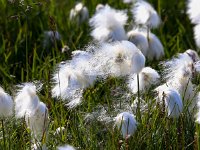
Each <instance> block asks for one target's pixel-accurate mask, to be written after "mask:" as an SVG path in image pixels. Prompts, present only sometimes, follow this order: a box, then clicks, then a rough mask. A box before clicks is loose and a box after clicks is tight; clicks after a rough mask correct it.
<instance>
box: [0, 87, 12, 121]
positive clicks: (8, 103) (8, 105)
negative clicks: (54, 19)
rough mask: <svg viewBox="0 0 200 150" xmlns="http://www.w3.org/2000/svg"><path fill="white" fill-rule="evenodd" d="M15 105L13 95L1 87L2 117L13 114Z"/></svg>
mask: <svg viewBox="0 0 200 150" xmlns="http://www.w3.org/2000/svg"><path fill="white" fill-rule="evenodd" d="M13 105H14V104H13V100H12V97H11V96H10V95H9V94H7V93H6V92H5V91H4V90H3V88H1V87H0V118H1V117H9V116H11V115H12V114H13Z"/></svg>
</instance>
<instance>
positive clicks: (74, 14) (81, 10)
mask: <svg viewBox="0 0 200 150" xmlns="http://www.w3.org/2000/svg"><path fill="white" fill-rule="evenodd" d="M69 18H70V20H73V21H76V22H77V23H79V24H80V23H82V22H84V21H86V20H87V19H89V12H88V9H87V7H85V6H84V5H83V3H77V4H76V5H75V7H74V8H72V9H71V10H70V16H69Z"/></svg>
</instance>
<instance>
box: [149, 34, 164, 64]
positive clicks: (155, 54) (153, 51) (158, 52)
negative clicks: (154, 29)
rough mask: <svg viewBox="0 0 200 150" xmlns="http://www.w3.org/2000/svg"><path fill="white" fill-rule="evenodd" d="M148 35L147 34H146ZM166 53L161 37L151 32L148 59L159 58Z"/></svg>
mask: <svg viewBox="0 0 200 150" xmlns="http://www.w3.org/2000/svg"><path fill="white" fill-rule="evenodd" d="M145 35H146V36H147V34H145ZM164 55H165V53H164V48H163V45H162V43H161V41H160V40H159V38H158V37H157V36H156V35H155V34H153V33H151V32H150V33H149V48H148V50H147V59H148V60H153V59H156V60H159V59H161V58H162V57H163V56H164Z"/></svg>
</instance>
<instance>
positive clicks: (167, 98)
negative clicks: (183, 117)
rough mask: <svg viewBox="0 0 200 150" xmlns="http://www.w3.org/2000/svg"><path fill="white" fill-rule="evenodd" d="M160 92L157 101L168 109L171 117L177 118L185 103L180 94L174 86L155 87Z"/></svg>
mask: <svg viewBox="0 0 200 150" xmlns="http://www.w3.org/2000/svg"><path fill="white" fill-rule="evenodd" d="M155 90H156V91H157V92H158V97H157V102H158V103H160V105H161V106H163V102H164V107H165V109H166V110H167V115H168V117H170V118H177V117H179V116H180V114H181V113H182V111H183V103H182V99H181V96H180V94H179V93H178V91H176V90H175V89H173V88H168V87H166V86H160V87H157V88H156V89H155Z"/></svg>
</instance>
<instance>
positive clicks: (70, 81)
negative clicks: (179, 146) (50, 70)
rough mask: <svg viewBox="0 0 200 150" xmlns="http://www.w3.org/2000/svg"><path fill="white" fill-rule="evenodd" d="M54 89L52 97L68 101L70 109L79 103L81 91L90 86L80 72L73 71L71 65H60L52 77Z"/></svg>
mask: <svg viewBox="0 0 200 150" xmlns="http://www.w3.org/2000/svg"><path fill="white" fill-rule="evenodd" d="M53 80H54V84H55V85H54V87H53V88H52V96H53V97H57V98H59V97H60V98H61V99H63V100H69V102H72V103H71V105H70V106H71V107H74V106H76V105H78V104H79V103H80V102H81V97H82V90H83V89H84V88H86V87H88V86H89V85H90V82H89V80H88V78H87V77H86V76H85V75H84V74H83V72H82V71H81V70H78V69H75V68H73V67H72V66H71V64H69V63H66V64H61V65H59V68H58V70H57V71H56V73H55V74H54V76H53Z"/></svg>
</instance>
